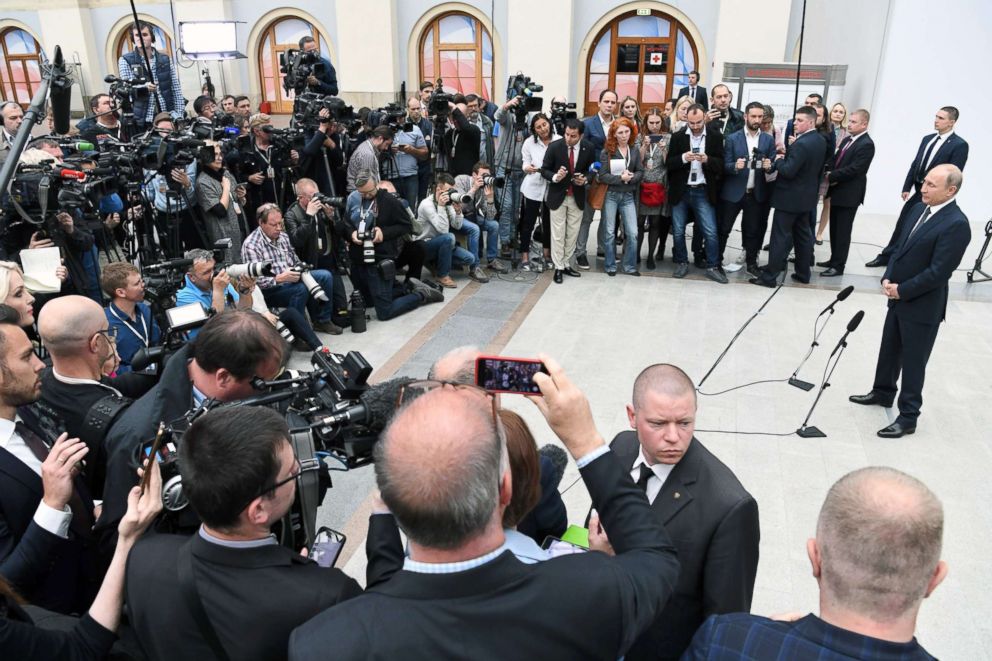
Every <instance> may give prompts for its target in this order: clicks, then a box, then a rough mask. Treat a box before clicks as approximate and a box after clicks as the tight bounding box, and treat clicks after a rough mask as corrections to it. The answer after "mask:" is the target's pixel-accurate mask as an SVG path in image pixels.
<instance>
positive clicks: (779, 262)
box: [761, 209, 813, 283]
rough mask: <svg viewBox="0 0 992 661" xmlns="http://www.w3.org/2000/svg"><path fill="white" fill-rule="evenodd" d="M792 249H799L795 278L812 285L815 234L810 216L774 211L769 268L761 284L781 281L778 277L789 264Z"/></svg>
mask: <svg viewBox="0 0 992 661" xmlns="http://www.w3.org/2000/svg"><path fill="white" fill-rule="evenodd" d="M793 247H794V248H795V249H796V275H798V276H799V278H800V279H802V280H803V281H805V282H809V278H810V268H809V267H810V262H811V261H812V259H813V230H812V228H810V226H809V212H808V211H800V212H798V213H792V212H789V211H782V210H781V209H775V216H774V217H773V218H772V244H771V248H770V251H769V253H768V266H766V267H765V270H764V272H763V273H762V275H761V278H762V280H764V281H765V282H767V283H773V282H775V281H776V280H777V279H778V274H779V273H781V272H782V271H784V270H785V268H786V265H787V264H788V261H787V260H788V259H789V249H790V248H793Z"/></svg>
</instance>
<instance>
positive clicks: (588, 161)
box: [541, 139, 596, 209]
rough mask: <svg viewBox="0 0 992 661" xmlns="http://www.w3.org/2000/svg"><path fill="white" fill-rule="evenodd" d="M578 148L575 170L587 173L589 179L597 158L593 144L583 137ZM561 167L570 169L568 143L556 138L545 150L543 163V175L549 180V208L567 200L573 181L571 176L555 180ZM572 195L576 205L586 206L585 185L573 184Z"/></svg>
mask: <svg viewBox="0 0 992 661" xmlns="http://www.w3.org/2000/svg"><path fill="white" fill-rule="evenodd" d="M576 148H577V149H576V152H575V170H574V172H578V173H579V174H585V175H586V178H587V179H588V178H589V177H590V174H589V166H590V165H592V164H593V162H595V160H596V154H595V153H593V152H594V149H593V146H592V145H591V144H590V143H588V142H586V141H585V139H583V140H580V141H579V144H578V145H576ZM561 167H564V168H565V169H566V170H567V169H568V145H566V144H565V141H564V140H555V141H554V142H552V143H551V144H550V145H548V149H547V151H545V152H544V163H542V164H541V176H542V177H544V178H545V179H547V180H548V195H547V198H546V200H545V202H546V203H547V205H548V208H549V209H557V208H558V207H560V206H561V203H562V202H564V201H565V194H566V193H567V192H568V186H569V184H570V183H571V181H572V178H571V177H570V176H566V177H565V178H564V179H562V180H561V181H560V182H558V183H555V182H554V181H553V178H554V176H555V174H556V173H557V172H558V169H559V168H561ZM572 197H573V198H574V199H575V205H576V206H577V207H579V208H580V209H585V208H586V188H585V186H575V185H573V186H572Z"/></svg>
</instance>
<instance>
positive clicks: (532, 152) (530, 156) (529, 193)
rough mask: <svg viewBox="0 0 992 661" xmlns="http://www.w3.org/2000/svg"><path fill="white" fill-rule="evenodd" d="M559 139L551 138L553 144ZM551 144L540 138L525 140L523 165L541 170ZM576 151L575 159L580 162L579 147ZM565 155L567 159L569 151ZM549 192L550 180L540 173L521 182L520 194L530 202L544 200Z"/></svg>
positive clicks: (535, 173) (526, 176)
mask: <svg viewBox="0 0 992 661" xmlns="http://www.w3.org/2000/svg"><path fill="white" fill-rule="evenodd" d="M558 139H559V137H558V136H557V135H552V136H551V142H554V141H555V140H558ZM551 142H549V143H548V144H544V143H543V142H542V141H541V139H540V138H538V139H537V140H535V139H534V138H533V136H532V137H529V138H527V139H526V140H524V144H523V147H521V148H520V155H521V158H522V165H525V166H526V165H533V166H534V167H536V168H540V167H541V165H542V164H543V163H544V154H545V153H546V152H547V151H548V147H549V146H550V145H551ZM575 150H576V151H575V158H576V160H578V158H579V152H578V145H575ZM565 154H566V157H567V154H568V149H566V150H565ZM547 190H548V180H547V179H545V178H544V177H542V176H541V173H540V172H532V173H530V174H527V175H524V179H523V181H522V182H520V192H521V193H522V194H523V196H524V197H526V198H527V199H528V200H536V201H541V200H543V199H544V194H545V192H546V191H547Z"/></svg>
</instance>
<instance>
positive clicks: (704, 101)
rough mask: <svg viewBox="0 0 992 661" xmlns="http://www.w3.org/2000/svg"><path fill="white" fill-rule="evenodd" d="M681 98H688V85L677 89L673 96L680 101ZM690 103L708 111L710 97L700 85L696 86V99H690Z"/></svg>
mask: <svg viewBox="0 0 992 661" xmlns="http://www.w3.org/2000/svg"><path fill="white" fill-rule="evenodd" d="M683 96H689V86H688V85H686V86H685V87H682V88H679V93H678V94H676V95H675V98H676V99H681V98H682V97H683ZM690 98H691V97H690ZM692 102H693V103H698V104H699V105H701V106H702V107H703V110H709V109H710V95H709V94H707V93H706V88H705V87H703V86H702V85H696V98H695V99H692Z"/></svg>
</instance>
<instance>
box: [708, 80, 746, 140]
mask: <svg viewBox="0 0 992 661" xmlns="http://www.w3.org/2000/svg"><path fill="white" fill-rule="evenodd" d="M710 94H712V95H713V103H712V107H711V108H710V109H709V110H708V111H706V109H705V106H704V107H703V109H704V111H705V112H706V122H707V125H706V128H707V129H709V130H711V131H715V132H717V133H719V134H720V135H722V136H723V137H724V139H726V138H727V136H729V135H730V134H731V133H736V132H737V131H740V130H741V129H743V128H744V113H742V112H741V111H740V110H738V109H737V108H731V107H730V102H731V101H733V100H734V95H733V93H732V92H731V91H730V88H729V87H727V86H726V85H724V84H723V83H720V84H719V85H714V86H713V89H712V90H710Z"/></svg>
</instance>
